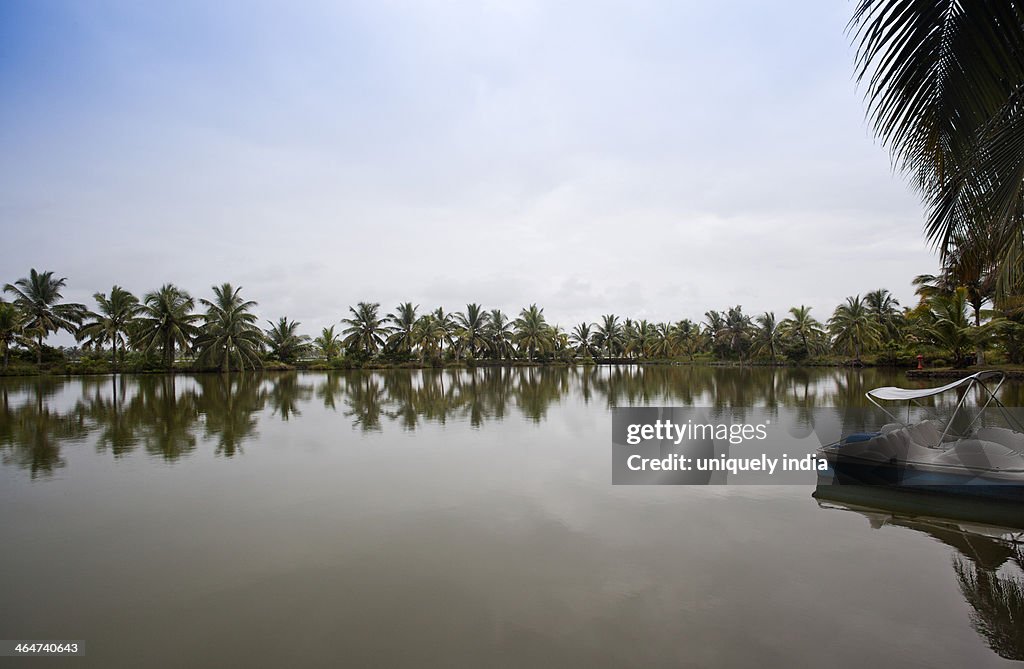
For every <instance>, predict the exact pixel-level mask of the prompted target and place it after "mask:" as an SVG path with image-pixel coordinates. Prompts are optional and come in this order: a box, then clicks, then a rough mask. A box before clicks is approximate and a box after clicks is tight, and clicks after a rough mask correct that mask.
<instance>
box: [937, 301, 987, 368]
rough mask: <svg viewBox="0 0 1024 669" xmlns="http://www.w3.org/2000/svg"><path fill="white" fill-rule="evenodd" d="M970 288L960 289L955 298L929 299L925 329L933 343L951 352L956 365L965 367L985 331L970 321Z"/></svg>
mask: <svg viewBox="0 0 1024 669" xmlns="http://www.w3.org/2000/svg"><path fill="white" fill-rule="evenodd" d="M967 304H968V303H967V289H966V288H963V287H960V288H957V289H956V290H955V291H953V293H952V294H951V295H934V296H932V298H931V299H930V300H928V306H929V310H928V312H926V314H925V317H924V320H925V323H924V325H923V327H922V330H923V331H924V333H925V337H926V338H927V339H928V340H930V341H931V343H932V344H934V345H935V346H938V347H939V348H943V349H945V350H946V351H948V352H949V354H950V356H951V357H952V358H953V365H954V366H956V367H962V366H963V365H964V364H966V362H967V354H968V352H969V351H970V350H971V349H972V348H974V347H976V346H978V347H979V348H980V344H981V343H982V342H981V341H980V338H981V336H982V331H981V330H980V329H979V328H975V327H972V326H971V322H970V320H969V319H968V318H967Z"/></svg>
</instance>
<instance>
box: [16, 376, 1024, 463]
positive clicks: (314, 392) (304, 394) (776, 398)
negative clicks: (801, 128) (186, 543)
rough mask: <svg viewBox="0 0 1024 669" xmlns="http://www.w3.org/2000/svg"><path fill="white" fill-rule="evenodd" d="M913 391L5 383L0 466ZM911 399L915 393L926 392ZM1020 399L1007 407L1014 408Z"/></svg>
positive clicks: (803, 385) (800, 384) (855, 402)
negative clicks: (303, 423) (65, 449)
mask: <svg viewBox="0 0 1024 669" xmlns="http://www.w3.org/2000/svg"><path fill="white" fill-rule="evenodd" d="M887 384H900V385H913V384H912V383H908V382H907V381H906V380H905V379H904V378H903V375H902V374H901V373H898V372H892V371H887V370H872V369H868V370H845V369H828V368H821V369H815V368H757V367H754V368H751V367H706V366H649V367H636V366H616V367H516V368H505V367H488V368H480V369H474V370H466V369H462V370H450V369H449V370H390V371H384V372H360V371H345V372H329V373H323V374H301V373H294V372H292V373H273V374H270V373H268V374H259V373H252V374H234V375H230V376H222V375H197V376H178V377H175V376H163V375H146V376H135V377H132V376H125V377H118V378H114V377H109V376H104V377H83V378H76V379H64V378H59V377H41V378H31V379H5V380H0V393H2V395H0V401H2V412H0V448H2V449H3V462H4V463H5V464H11V465H16V466H20V467H24V468H26V469H28V470H29V471H30V472H31V475H32V476H33V477H37V476H47V475H50V474H52V473H53V472H54V471H55V470H57V469H59V468H60V467H62V466H64V460H63V459H62V457H61V446H62V444H63V443H65V442H68V441H73V440H80V439H83V438H85V437H86V436H87V435H90V434H93V435H94V438H95V443H96V448H97V449H98V450H99V451H100V452H108V453H110V454H112V455H113V456H114V457H115V458H119V457H122V456H124V455H126V454H128V453H132V452H133V451H135V450H136V449H138V448H139V447H140V446H141V447H142V449H143V450H144V451H145V452H146V453H148V454H150V455H152V456H155V457H159V458H161V459H163V460H165V461H167V462H174V461H177V460H179V459H181V458H182V457H185V456H187V455H188V454H189V453H192V452H193V451H194V450H195V449H196V448H197V444H198V440H199V438H200V437H202V439H204V440H207V441H210V442H211V443H213V444H214V447H215V449H216V453H217V454H218V455H223V456H225V457H231V456H233V455H235V454H238V453H240V452H241V451H242V449H243V446H244V445H245V443H246V442H248V441H250V440H252V439H254V438H256V437H257V436H258V433H259V431H258V428H259V423H260V421H261V420H280V421H289V420H293V419H301V417H302V415H303V412H304V411H305V410H307V409H308V408H309V407H322V408H323V409H326V410H328V411H332V412H337V413H340V414H341V415H342V416H344V417H345V418H347V419H348V420H349V422H350V424H351V425H352V426H353V427H354V428H355V429H356V430H358V431H362V432H379V431H382V430H383V429H384V428H385V426H386V425H389V424H390V425H393V426H395V427H397V428H399V429H402V430H416V429H417V428H418V427H419V426H421V425H422V424H423V423H425V422H426V423H435V424H440V425H444V424H446V423H447V422H448V421H450V420H458V421H465V422H468V423H469V424H470V425H471V426H472V427H474V428H482V427H484V426H486V425H488V424H489V423H497V422H500V421H502V420H504V419H505V418H506V417H507V416H509V415H510V414H514V415H517V416H519V417H522V418H524V419H526V420H528V421H532V422H535V423H542V422H543V421H544V420H546V419H547V417H548V412H549V410H550V409H551V408H552V407H553V406H555V405H557V404H558V403H559V402H562V401H564V400H566V399H568V398H572V399H574V400H578V401H582V402H583V403H584V404H588V405H589V404H596V405H597V406H598V407H604V408H610V407H612V406H644V405H651V406H654V405H665V406H668V405H675V406H687V405H698V406H712V407H716V408H719V409H728V408H737V407H738V408H744V407H762V408H768V409H769V410H771V409H777V408H780V407H787V408H794V409H796V410H798V411H802V412H806V417H807V418H808V419H809V418H810V411H811V409H812V408H814V407H821V406H837V407H861V406H865V401H864V392H865V391H866V390H868V389H870V388H873V387H877V386H879V385H887ZM917 385H921V384H920V383H918V384H917ZM1022 392H1024V387H1022V386H1021V385H1019V384H1016V385H1008V386H1006V387H1005V388H1004V390H1003V401H1004V402H1006V403H1007V404H1010V405H1014V404H1020V403H1021V402H1022V401H1024V399H1022V398H1021V393H1022Z"/></svg>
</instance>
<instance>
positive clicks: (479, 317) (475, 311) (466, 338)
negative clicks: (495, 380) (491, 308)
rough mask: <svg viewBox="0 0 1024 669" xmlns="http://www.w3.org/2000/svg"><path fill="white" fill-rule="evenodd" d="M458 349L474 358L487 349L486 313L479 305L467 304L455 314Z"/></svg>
mask: <svg viewBox="0 0 1024 669" xmlns="http://www.w3.org/2000/svg"><path fill="white" fill-rule="evenodd" d="M455 322H456V324H457V326H458V328H457V331H458V335H457V336H458V340H459V345H460V348H462V349H465V350H467V351H469V352H470V353H471V354H472V355H473V356H476V355H478V354H479V353H480V351H483V350H484V349H485V348H486V347H487V335H486V330H487V312H486V311H484V310H483V308H481V306H480V305H479V304H467V305H466V311H465V312H464V313H463V312H460V313H457V314H455Z"/></svg>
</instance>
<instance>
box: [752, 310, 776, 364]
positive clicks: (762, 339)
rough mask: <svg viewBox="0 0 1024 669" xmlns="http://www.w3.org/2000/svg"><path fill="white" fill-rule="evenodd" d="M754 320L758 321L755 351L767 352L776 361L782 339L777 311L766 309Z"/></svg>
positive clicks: (761, 353)
mask: <svg viewBox="0 0 1024 669" xmlns="http://www.w3.org/2000/svg"><path fill="white" fill-rule="evenodd" d="M754 320H755V322H757V330H756V331H755V333H754V353H755V354H757V355H764V354H766V353H767V354H768V357H769V358H771V361H772V362H775V361H776V360H777V358H778V356H777V353H778V350H779V343H780V341H781V339H782V333H781V332H780V330H779V324H778V321H776V319H775V312H774V311H766V312H764V313H763V314H761V315H760V316H758V317H757V318H755V319H754Z"/></svg>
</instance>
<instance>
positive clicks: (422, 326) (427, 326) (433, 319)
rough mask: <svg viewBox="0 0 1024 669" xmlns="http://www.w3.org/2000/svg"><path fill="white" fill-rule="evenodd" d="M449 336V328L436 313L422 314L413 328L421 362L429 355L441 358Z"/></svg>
mask: <svg viewBox="0 0 1024 669" xmlns="http://www.w3.org/2000/svg"><path fill="white" fill-rule="evenodd" d="M447 336H448V331H447V329H446V328H445V326H444V325H443V324H442V322H441V321H440V320H439V319H438V318H437V316H436V315H435V314H425V315H423V316H420V317H419V318H418V319H417V320H416V326H415V327H414V328H413V341H414V344H415V346H416V347H418V348H419V350H420V362H424V361H425V360H426V359H427V356H430V357H431V358H436V359H438V360H440V359H441V353H442V352H443V350H444V340H445V337H447Z"/></svg>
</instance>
